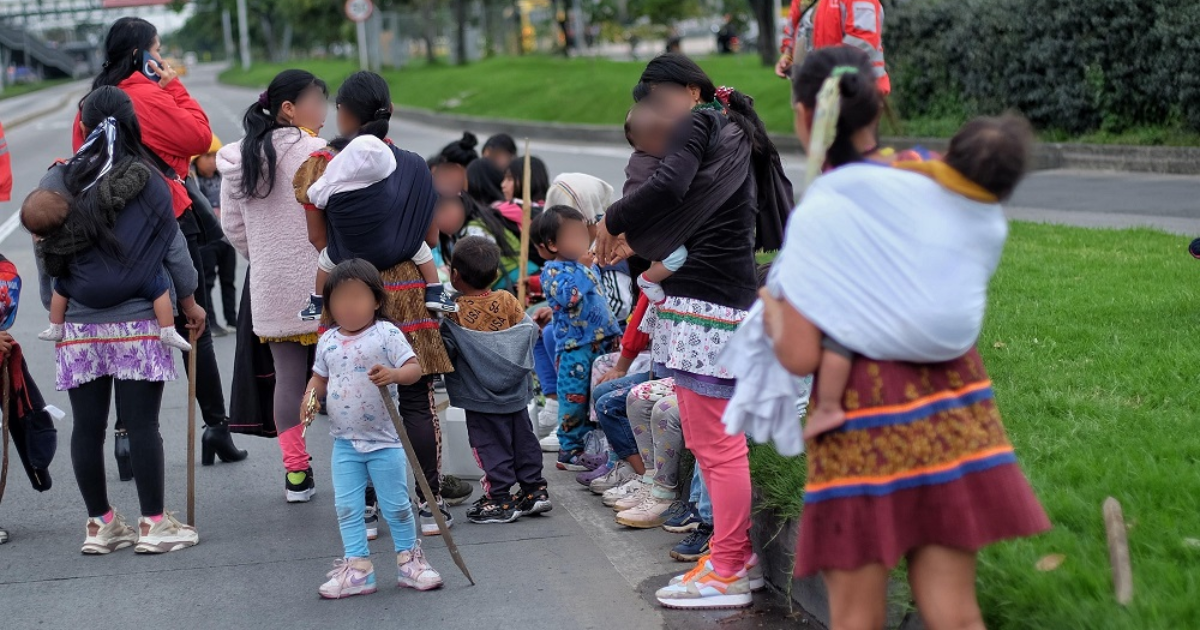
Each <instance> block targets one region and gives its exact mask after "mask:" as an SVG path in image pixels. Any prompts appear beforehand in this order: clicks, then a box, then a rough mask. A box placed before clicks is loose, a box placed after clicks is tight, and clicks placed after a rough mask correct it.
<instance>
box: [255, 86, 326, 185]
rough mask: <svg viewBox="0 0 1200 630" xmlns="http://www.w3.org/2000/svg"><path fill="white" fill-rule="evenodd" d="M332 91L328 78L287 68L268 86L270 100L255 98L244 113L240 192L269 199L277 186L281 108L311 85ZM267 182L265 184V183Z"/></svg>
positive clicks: (267, 93) (322, 90)
mask: <svg viewBox="0 0 1200 630" xmlns="http://www.w3.org/2000/svg"><path fill="white" fill-rule="evenodd" d="M313 88H316V89H319V90H321V94H324V95H328V94H329V91H328V90H327V89H326V88H325V82H324V81H322V80H320V79H318V78H317V77H316V76H315V75H313V73H311V72H308V71H307V70H284V71H283V72H280V73H279V74H277V75H275V78H274V79H271V84H270V85H269V86H267V91H266V93H265V94H266V102H265V104H264V103H263V102H261V101H255V102H254V104H253V105H251V106H250V107H249V108H247V109H246V113H245V115H243V116H242V127H243V128H244V129H245V130H246V137H245V138H243V139H242V182H241V190H240V191H238V193H237V196H239V197H241V198H256V199H266V198H267V197H269V196H270V195H271V192H272V191H273V190H275V169H276V154H275V144H274V143H272V142H271V134H272V133H273V132H274V131H275V130H276V129H279V128H280V127H281V126H280V124H279V110H280V108H282V107H283V104H284V103H295V102H296V101H298V100H300V97H302V96H303V95H304V93H305V92H306V91H308V90H310V89H313ZM264 184H265V185H264Z"/></svg>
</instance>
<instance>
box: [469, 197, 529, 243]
mask: <svg viewBox="0 0 1200 630" xmlns="http://www.w3.org/2000/svg"><path fill="white" fill-rule="evenodd" d="M461 197H462V202H463V209H464V210H466V215H467V223H470V222H471V221H475V220H478V221H479V222H480V223H482V224H483V227H484V229H486V230H487V232H488V234H491V235H492V238H493V239H494V240H495V241H496V246H497V247H499V248H500V255H501V256H505V257H512V256H516V255H517V249H516V248H515V247H513V245H512V243H510V242H509V240H508V235H509V234H510V233H512V232H514V231H516V232H518V233H519V232H520V226H516V225H514V224H510V222H509V221H508V220H507V219H505V218H504V217H502V216H500V213H498V212H497V211H495V210H493V209H492V208H490V207H487V206H482V205H480V204H479V202H477V201H475V200H474V199H472V198H471V197H470V196H469V195H466V194H463V195H461Z"/></svg>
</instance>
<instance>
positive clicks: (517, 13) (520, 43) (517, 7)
mask: <svg viewBox="0 0 1200 630" xmlns="http://www.w3.org/2000/svg"><path fill="white" fill-rule="evenodd" d="M512 9H513V21H514V22H516V26H517V54H518V55H524V54H525V23H524V22H523V21H522V20H521V3H520V2H519V0H513V3H512Z"/></svg>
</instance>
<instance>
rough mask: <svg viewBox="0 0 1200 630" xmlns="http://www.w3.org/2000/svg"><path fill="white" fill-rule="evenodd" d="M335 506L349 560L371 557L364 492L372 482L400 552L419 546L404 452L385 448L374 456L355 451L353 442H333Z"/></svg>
mask: <svg viewBox="0 0 1200 630" xmlns="http://www.w3.org/2000/svg"><path fill="white" fill-rule="evenodd" d="M331 467H332V474H333V504H334V507H335V508H337V517H338V528H339V529H341V531H342V547H344V548H345V552H346V555H345V557H347V558H367V557H370V555H371V549H370V548H369V547H368V546H367V525H366V523H365V522H364V521H363V516H364V511H365V509H366V506H365V505H363V493H364V492H366V490H367V480H368V479H369V480H370V481H371V482H372V483H373V484H374V486H375V496H376V497H377V498H378V499H379V512H380V513H381V514H382V515H383V520H385V521H387V524H388V528H389V529H391V532H392V542H393V543H394V544H395V547H396V553H400V552H401V551H408V550H410V549H412V548H413V547H415V546H416V544H417V527H416V525H417V524H416V519H415V518H413V511H412V504H411V503H410V502H409V500H408V461H407V460H406V459H405V458H404V449H400V448H383V449H379V450H378V451H373V452H370V453H360V452H358V451H357V450H355V448H354V445H353V444H351V443H350V441H349V440H342V439H337V438H335V439H334V440H333V457H332V462H331Z"/></svg>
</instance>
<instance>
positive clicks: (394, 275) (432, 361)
mask: <svg viewBox="0 0 1200 630" xmlns="http://www.w3.org/2000/svg"><path fill="white" fill-rule="evenodd" d="M381 275H382V276H383V287H384V289H386V290H387V296H388V299H387V305H386V306H385V307H384V309H383V310H384V313H386V314H387V316H388V318H390V319H391V320H392V322H393V323H395V324H396V326H397V327H398V328H400V330H402V331H404V336H405V337H408V342H409V344H411V345H412V347H413V352H416V353H417V360H418V361H420V362H421V369H422V370H424V372H425V374H446V373H449V372H453V371H454V366H453V365H451V363H450V357H449V356H448V355H447V354H446V346H445V344H443V343H442V333H441V332H440V330H439V328H438V326H439V324H438V320H437V319H436V318H435V317H434V316H433V314H432V313H430V312H429V309H427V308H425V280H424V279H423V278H422V277H421V272H420V270H418V269H417V266H416V265H414V264H413V263H412V261H407V260H406V261H404V262H402V263H400V264H399V265H396V266H395V267H392V268H391V269H387V270H385V271H383V273H382V274H381Z"/></svg>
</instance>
